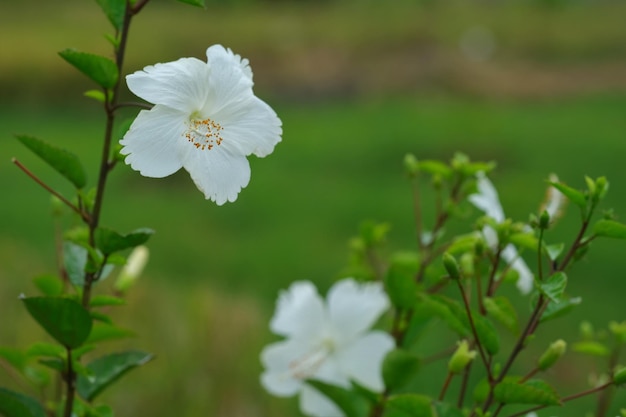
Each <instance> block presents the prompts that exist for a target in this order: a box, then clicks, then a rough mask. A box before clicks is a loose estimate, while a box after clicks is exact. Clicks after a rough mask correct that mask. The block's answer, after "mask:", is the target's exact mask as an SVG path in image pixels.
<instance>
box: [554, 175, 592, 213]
mask: <svg viewBox="0 0 626 417" xmlns="http://www.w3.org/2000/svg"><path fill="white" fill-rule="evenodd" d="M549 183H550V184H551V185H552V186H553V187H554V188H556V189H557V190H559V191H560V192H562V193H563V195H564V196H565V197H567V199H568V200H569V201H571V202H572V203H574V204H576V205H577V206H578V207H580V208H581V209H585V208H586V207H587V198H586V197H585V194H584V193H582V192H581V191H578V190H576V189H574V188H572V187H569V186H567V185H565V184H563V183H561V182H551V181H550V182H549Z"/></svg>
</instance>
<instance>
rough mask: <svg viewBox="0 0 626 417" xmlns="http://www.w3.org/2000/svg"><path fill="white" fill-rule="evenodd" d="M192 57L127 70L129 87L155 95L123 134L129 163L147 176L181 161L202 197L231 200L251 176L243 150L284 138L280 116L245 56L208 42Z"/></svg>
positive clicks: (263, 150)
mask: <svg viewBox="0 0 626 417" xmlns="http://www.w3.org/2000/svg"><path fill="white" fill-rule="evenodd" d="M206 55H207V62H204V61H201V60H199V59H196V58H181V59H179V60H177V61H173V62H167V63H164V64H156V65H153V66H147V67H145V68H144V69H143V70H142V71H137V72H135V73H134V74H130V75H128V76H127V77H126V81H127V83H128V88H129V89H130V90H131V91H132V92H133V93H135V94H136V95H137V96H139V97H141V98H143V99H144V100H146V101H148V102H150V103H153V104H154V107H153V108H152V109H151V110H142V111H141V112H140V113H139V115H138V116H137V118H136V119H135V121H134V122H133V124H132V125H131V127H130V129H129V130H128V132H127V133H126V135H125V136H124V138H123V139H122V140H121V141H120V143H121V144H122V145H123V148H122V150H121V154H122V155H127V156H126V163H127V164H129V165H130V166H131V167H132V168H133V169H134V170H136V171H139V172H140V173H141V175H144V176H146V177H155V178H162V177H166V176H168V175H171V174H173V173H175V172H176V171H178V170H179V169H180V168H181V167H182V168H185V169H186V170H187V171H188V172H189V174H190V175H191V178H192V179H193V181H194V183H195V184H196V186H197V187H198V189H200V191H202V192H203V193H204V196H205V197H206V198H207V199H211V200H213V201H215V202H216V203H217V204H218V205H221V204H224V203H225V202H226V201H235V200H236V199H237V194H238V193H239V191H240V190H241V189H242V188H243V187H245V186H246V185H248V182H249V181H250V165H249V163H248V160H247V159H246V156H248V155H250V154H254V155H256V156H259V157H263V156H266V155H268V154H269V153H271V152H272V151H273V150H274V146H275V145H276V144H277V143H278V142H280V140H281V133H282V128H281V121H280V119H279V118H278V116H277V115H276V113H275V112H274V110H272V108H271V107H270V106H268V105H267V104H266V103H265V102H263V101H262V100H260V99H259V98H257V97H256V96H255V95H254V93H253V91H252V86H253V82H252V70H251V69H250V66H249V65H248V60H247V59H242V58H241V57H240V56H239V55H235V54H233V52H232V51H231V50H230V49H225V48H224V47H223V46H221V45H213V46H211V47H209V48H208V49H207V51H206Z"/></svg>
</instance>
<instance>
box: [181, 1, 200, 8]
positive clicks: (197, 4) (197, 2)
mask: <svg viewBox="0 0 626 417" xmlns="http://www.w3.org/2000/svg"><path fill="white" fill-rule="evenodd" d="M178 1H179V2H181V3H187V4H191V5H192V6H198V7H205V5H204V0H178Z"/></svg>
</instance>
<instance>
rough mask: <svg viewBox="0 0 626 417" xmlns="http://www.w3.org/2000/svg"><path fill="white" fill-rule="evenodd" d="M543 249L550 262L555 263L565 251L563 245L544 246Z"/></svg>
mask: <svg viewBox="0 0 626 417" xmlns="http://www.w3.org/2000/svg"><path fill="white" fill-rule="evenodd" d="M543 248H544V249H545V251H546V254H547V255H548V258H550V260H551V261H555V260H556V259H557V258H558V257H559V256H561V254H562V253H563V249H565V244H564V243H555V244H553V245H544V246H543Z"/></svg>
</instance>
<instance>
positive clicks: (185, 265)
mask: <svg viewBox="0 0 626 417" xmlns="http://www.w3.org/2000/svg"><path fill="white" fill-rule="evenodd" d="M207 3H209V5H208V7H207V9H206V10H201V9H196V8H193V7H189V6H185V5H183V4H179V3H176V2H174V1H166V0H153V1H152V2H151V3H150V4H149V5H148V6H147V7H146V8H145V10H144V12H142V13H141V14H140V15H139V16H138V18H137V19H136V20H135V24H134V27H133V28H132V30H131V36H130V43H129V49H128V58H127V65H126V69H127V72H132V71H135V70H137V69H140V68H142V67H143V66H145V65H148V64H153V63H155V62H165V61H170V60H174V59H177V58H179V57H181V56H197V57H199V58H203V57H204V51H205V49H206V47H208V46H209V45H211V44H214V43H221V44H223V45H225V46H228V47H230V48H232V49H233V50H234V51H235V52H236V53H239V54H241V55H242V56H244V57H247V58H249V59H250V62H251V65H252V68H253V70H254V73H255V82H256V86H255V89H256V93H257V95H258V96H260V97H261V98H263V99H264V100H265V101H267V102H268V103H269V104H271V105H272V106H273V107H274V108H275V110H276V111H277V113H278V114H279V116H280V117H281V119H282V121H283V124H284V134H283V142H282V143H281V144H279V145H278V146H277V148H276V150H275V151H274V153H273V154H271V155H270V156H269V157H267V158H265V159H255V158H251V165H252V180H251V182H250V185H249V186H248V187H247V188H246V189H244V190H243V191H242V193H241V194H240V196H239V198H238V200H237V202H236V203H234V204H227V205H225V206H222V207H216V206H215V205H213V204H211V203H208V202H206V201H204V199H203V197H202V195H201V194H200V193H199V192H198V191H197V190H196V189H195V187H194V186H193V184H192V182H191V181H190V180H189V178H188V174H187V173H186V172H184V171H181V172H179V173H178V174H176V175H174V176H172V177H169V178H167V179H163V180H154V179H147V178H142V177H140V176H139V175H138V174H137V173H135V172H132V171H131V170H130V169H129V168H127V167H125V166H120V167H119V168H118V169H116V170H115V172H114V174H113V175H112V177H111V181H110V183H109V186H108V189H107V200H106V201H105V207H104V213H103V223H104V224H105V225H107V226H110V227H113V228H115V229H117V230H120V231H130V230H131V229H133V228H136V227H141V226H147V227H152V228H154V229H156V231H157V234H156V235H155V236H154V237H153V238H152V240H151V241H150V242H149V247H150V250H151V260H150V264H149V266H148V267H147V270H146V272H145V274H144V276H143V277H142V280H141V285H138V286H137V288H136V289H135V290H134V291H133V292H132V293H131V295H130V299H129V303H128V306H126V307H123V308H122V309H120V310H119V311H118V312H116V316H117V317H118V324H120V325H122V326H125V327H129V328H131V329H135V330H137V331H138V337H137V338H136V339H134V340H131V341H129V342H117V343H111V345H110V348H111V349H119V348H120V347H123V346H133V347H137V348H141V349H144V350H148V351H151V352H154V353H155V354H156V355H157V360H156V361H155V362H153V363H151V364H149V365H148V366H146V367H145V368H144V369H142V370H140V371H136V372H135V373H133V374H131V375H129V376H127V377H126V378H125V379H124V380H123V381H122V382H121V383H120V384H119V385H118V386H117V387H114V388H113V389H112V390H111V391H110V392H107V393H106V394H104V395H103V396H102V399H103V400H104V401H107V402H109V403H111V404H112V405H113V406H114V408H115V410H116V411H117V415H118V416H132V415H150V416H154V417H166V416H172V415H177V416H181V417H186V416H188V417H196V416H215V417H227V416H228V417H240V416H241V417H256V416H273V417H281V416H293V415H297V411H296V407H295V404H296V403H295V400H294V399H291V400H282V399H274V398H271V397H270V396H269V395H267V394H265V393H264V392H263V390H262V389H261V387H260V386H259V383H258V375H259V373H260V372H261V366H260V364H259V361H258V353H259V352H260V350H261V349H262V347H263V346H264V344H266V343H268V342H270V341H272V340H275V338H274V337H273V336H272V335H271V334H269V331H268V329H267V325H268V321H269V318H270V316H271V314H272V311H273V306H274V301H275V297H276V295H277V294H278V291H279V290H280V289H283V288H286V287H287V286H288V285H289V284H290V283H291V282H292V281H294V280H299V279H308V280H312V281H314V282H316V283H317V284H318V286H319V287H320V289H321V291H326V289H327V288H328V286H329V285H330V284H331V283H332V281H333V280H335V279H337V278H340V277H341V271H342V270H343V269H344V267H345V265H346V263H347V260H348V253H349V252H348V244H347V243H348V240H349V238H350V237H351V236H353V235H354V234H355V233H356V231H357V229H358V225H359V224H360V223H361V222H362V221H363V220H367V219H373V220H379V221H388V222H389V223H391V225H392V230H391V233H390V243H389V246H390V250H393V249H413V247H414V240H415V239H414V228H413V223H412V208H411V204H412V200H411V195H410V189H409V186H408V184H407V182H406V180H405V178H404V177H403V173H402V165H401V161H402V157H403V156H404V154H405V153H407V152H412V153H414V154H415V155H416V156H417V157H418V158H420V159H433V158H443V159H446V160H447V159H449V158H450V157H451V156H452V154H453V153H454V152H455V151H463V152H465V153H467V154H468V155H470V157H472V158H473V159H483V160H495V161H496V162H497V163H498V169H497V171H496V174H495V176H494V182H495V184H496V186H497V187H498V189H499V191H500V195H501V200H502V203H503V205H504V208H505V210H506V212H507V214H508V215H509V216H511V217H513V218H517V219H520V220H524V219H526V218H527V216H528V213H529V212H532V211H536V210H537V208H538V205H539V202H540V201H541V199H542V198H543V194H544V190H545V183H544V180H545V179H546V178H547V176H548V174H549V173H551V172H556V173H557V174H559V176H560V177H561V179H562V180H564V181H566V182H567V183H569V184H572V185H574V186H576V187H582V186H583V184H584V182H583V176H584V175H589V176H593V177H595V176H599V175H606V176H607V177H608V178H609V180H610V181H611V190H610V194H609V197H608V199H607V204H606V207H615V212H616V214H617V215H618V217H621V218H622V220H624V216H625V215H626V193H624V190H626V172H625V170H624V162H623V161H624V155H625V153H626V140H625V138H624V134H625V132H626V117H625V114H626V25H624V16H625V15H626V4H624V2H620V1H609V0H606V1H601V0H598V1H592V0H587V1H585V0H571V1H568V0H544V1H541V0H534V1H533V0H527V1H522V0H519V1H503V2H497V1H470V2H464V1H452V0H450V1H445V0H428V1H426V0H424V1H417V0H413V1H409V0H391V1H374V0H360V1H356V0H353V1H332V0H326V1H295V0H294V1H288V0H281V1H255V0H247V1H246V0H232V1H227V0H222V1H216V2H214V1H211V0H208V1H207ZM107 32H109V27H108V22H107V21H106V19H105V18H104V16H103V15H102V14H101V13H100V11H99V8H98V6H97V5H96V3H95V2H91V1H83V0H80V1H79V0H65V1H63V2H47V1H42V0H39V1H30V2H11V3H9V2H3V3H2V5H1V6H0V91H1V94H2V96H1V102H0V156H1V158H0V161H2V163H0V189H1V190H2V193H3V198H2V203H1V204H0V307H1V309H2V313H1V316H0V317H2V319H1V322H0V323H1V325H0V345H8V346H26V345H28V344H30V343H33V342H35V341H37V340H39V338H41V337H42V334H41V331H40V330H39V329H38V328H36V326H35V324H33V323H32V322H31V320H30V319H29V318H28V317H27V315H26V313H25V311H24V310H23V308H22V305H21V303H20V302H19V300H18V295H19V294H20V293H26V294H33V293H34V288H33V285H32V284H31V278H32V277H33V276H35V275H38V274H42V273H46V272H52V271H54V265H55V259H54V249H53V234H54V223H53V221H52V220H51V217H50V215H49V213H50V211H51V208H50V198H49V196H48V195H46V193H45V192H44V191H43V190H42V189H41V188H39V187H38V186H37V185H36V184H34V183H33V182H32V181H31V180H29V179H28V178H27V177H26V176H25V175H23V174H22V173H21V172H20V171H19V170H18V169H17V168H16V167H15V166H13V164H11V162H10V158H11V157H13V156H15V157H17V158H18V159H19V160H20V161H22V162H23V163H24V164H25V165H27V166H28V167H30V168H31V169H32V170H33V171H35V172H36V173H38V174H39V175H41V176H42V177H44V178H46V179H48V180H49V182H50V183H51V184H52V185H54V186H55V187H58V189H59V190H61V191H62V192H64V193H66V194H67V195H70V191H71V190H70V188H69V187H68V186H67V185H66V184H65V183H64V182H63V180H62V179H61V178H59V177H58V175H56V174H55V173H54V172H52V171H51V170H50V169H48V168H47V167H46V166H44V164H43V163H42V162H40V161H39V160H37V158H36V157H34V156H31V155H30V154H29V152H28V151H27V150H26V149H24V148H22V147H20V146H19V144H18V143H17V142H16V141H15V140H14V139H13V137H12V135H13V134H14V133H27V134H32V135H36V136H38V137H40V138H42V139H46V140H49V141H52V142H54V143H57V144H60V145H62V146H64V147H67V148H68V149H71V150H73V151H74V152H75V153H77V154H78V155H80V157H81V158H82V159H83V161H84V163H85V165H86V166H87V167H91V168H89V173H90V177H91V179H92V181H93V179H94V178H95V177H96V169H95V161H96V160H97V158H98V156H97V155H98V154H99V148H100V141H101V137H102V130H103V122H104V118H103V114H102V111H101V109H100V108H99V107H98V105H96V104H95V103H94V102H92V101H90V100H88V99H86V98H84V97H82V92H83V91H85V90H87V89H90V88H92V86H91V85H90V84H89V82H88V80H86V79H84V77H83V76H82V75H80V74H77V73H75V72H74V70H73V69H72V68H70V67H69V66H68V65H67V64H65V63H64V62H63V61H62V60H61V59H60V58H59V57H58V56H57V54H56V53H57V51H59V50H62V49H64V48H67V47H75V48H77V49H80V50H84V51H89V52H95V53H100V54H104V55H108V54H109V48H108V44H107V42H106V40H104V38H103V36H102V35H103V34H105V33H107ZM129 97H130V95H129ZM426 212H427V213H431V211H429V209H427V210H426ZM577 221H578V216H577V214H576V213H575V212H574V211H573V210H572V211H570V213H569V215H568V216H567V217H566V218H565V219H563V220H562V222H561V223H560V227H559V228H557V230H555V231H554V234H553V236H554V237H553V240H558V239H571V238H572V237H573V236H572V234H573V233H574V230H573V229H572V227H574V225H576V224H577ZM62 222H63V224H64V225H66V226H70V225H71V224H72V222H73V220H72V219H71V218H70V217H69V216H68V217H67V218H64V219H63V221H62ZM468 226H469V225H466V226H465V227H468ZM610 243H616V244H615V245H611V244H610ZM625 250H626V247H625V246H624V245H623V244H620V242H594V247H593V250H592V252H591V255H590V256H589V258H588V261H586V262H584V263H583V264H581V265H580V266H579V267H578V268H576V269H575V271H574V272H573V273H572V274H571V277H570V278H571V280H570V286H569V292H570V293H571V294H572V295H582V296H583V299H584V301H583V305H582V306H580V307H579V308H578V310H576V311H575V312H574V313H573V315H572V317H571V319H570V320H560V321H558V322H554V324H553V323H549V324H548V325H546V326H545V328H543V329H542V330H541V332H540V334H539V335H538V337H539V338H540V339H541V341H542V342H540V343H538V346H537V349H538V350H542V349H543V346H546V345H547V343H548V342H549V341H552V340H553V339H554V338H556V337H557V336H562V332H565V335H566V337H567V338H568V339H569V340H573V339H574V338H575V336H576V329H577V326H578V322H579V320H580V319H581V318H583V317H585V318H589V319H590V320H591V322H592V323H593V324H595V325H596V326H598V327H603V326H605V325H606V323H607V321H608V320H610V319H617V320H623V319H626V317H624V316H625V314H624V307H623V305H624V304H623V297H624V293H625V291H626V284H624V278H625V277H624V272H623V271H624V251H625ZM108 285H110V283H108V282H106V281H105V282H104V283H103V284H102V286H104V287H107V286H108ZM437 337H442V338H445V340H446V342H445V343H448V342H449V341H450V340H451V338H450V335H449V334H447V333H446V334H442V335H437ZM544 341H545V343H544ZM436 344H437V343H436V341H430V342H428V343H427V346H428V347H427V348H425V349H428V348H430V346H431V345H432V346H435V345H436ZM426 353H428V352H426ZM429 353H433V352H432V351H430V352H429ZM532 359H533V356H532V354H531V353H529V354H526V355H522V357H521V360H522V362H524V361H527V362H532ZM569 359H570V360H572V361H574V362H570V365H569V366H561V367H558V368H557V369H556V370H555V371H554V372H552V373H551V375H550V378H552V380H553V381H560V383H562V384H565V386H566V388H564V390H566V391H567V392H565V394H567V393H571V392H575V391H578V390H580V389H582V388H584V387H586V385H585V382H586V374H587V372H588V368H586V369H582V368H583V367H582V365H581V366H572V365H571V363H579V364H582V363H583V362H585V361H583V359H582V358H580V357H577V356H576V354H575V353H572V354H571V356H570V357H569ZM576 361H579V362H576ZM585 363H586V362H585ZM425 372H427V371H425ZM425 375H426V376H425V377H424V378H426V379H425V381H424V383H423V385H424V386H425V389H431V390H432V391H433V392H437V391H438V389H439V387H440V386H441V383H442V381H439V380H438V379H436V378H435V379H432V378H431V377H430V376H429V375H432V374H428V373H425ZM437 376H441V377H443V375H442V374H437ZM429 378H430V379H429ZM571 381H578V383H574V382H571ZM0 385H4V386H9V387H12V388H14V389H19V388H20V386H19V385H18V384H17V383H16V382H15V381H14V380H13V379H12V378H11V376H10V373H8V372H5V371H3V370H2V369H0ZM620 401H621V405H622V406H624V404H626V396H624V394H623V393H621V394H618V396H617V397H616V405H620ZM580 404H583V406H585V407H589V409H590V410H591V409H592V405H591V402H590V401H584V402H581V403H578V405H575V406H574V407H570V408H564V409H563V410H558V409H557V410H551V411H549V412H546V413H544V414H540V416H552V415H563V416H565V415H567V416H574V415H575V416H582V415H583V414H582V413H581V411H580V410H581V408H580ZM568 410H569V411H568ZM572 410H576V411H572Z"/></svg>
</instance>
